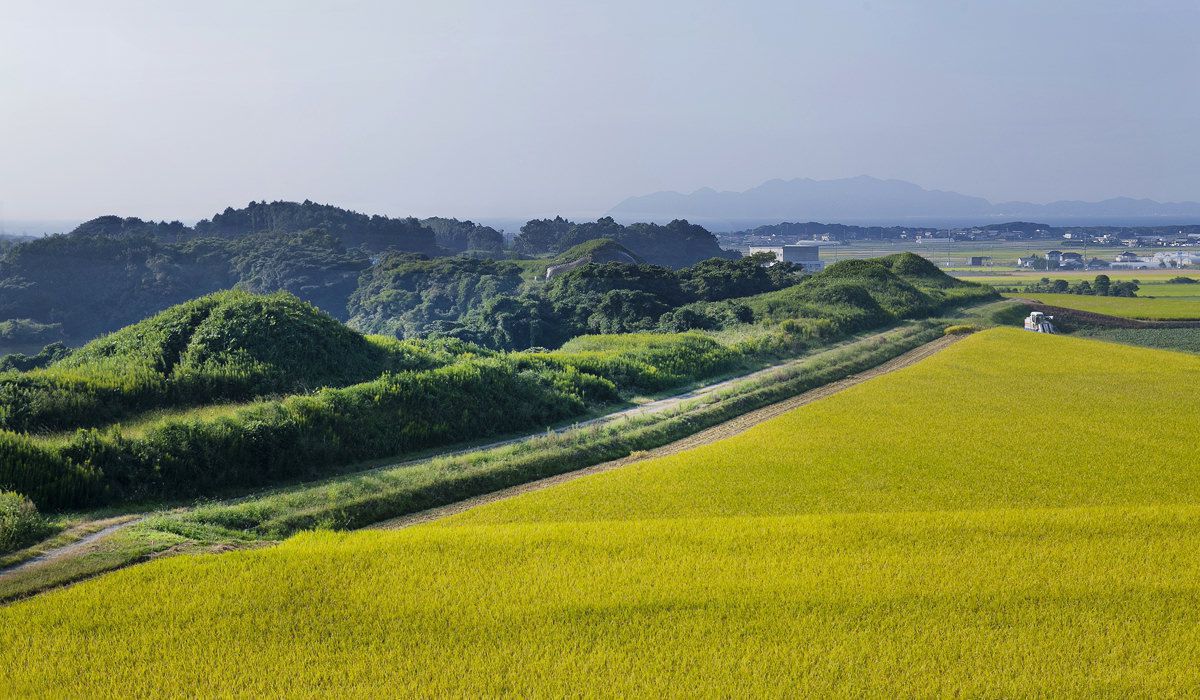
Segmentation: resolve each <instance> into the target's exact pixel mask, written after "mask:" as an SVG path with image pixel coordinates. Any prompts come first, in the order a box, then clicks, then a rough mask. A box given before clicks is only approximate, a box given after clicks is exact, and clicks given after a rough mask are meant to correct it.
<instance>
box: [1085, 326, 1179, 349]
mask: <svg viewBox="0 0 1200 700" xmlns="http://www.w3.org/2000/svg"><path fill="white" fill-rule="evenodd" d="M1072 335H1076V336H1080V337H1084V338H1094V339H1096V340H1107V341H1109V342H1113V343H1124V344H1126V345H1141V346H1143V347H1147V348H1159V349H1161V350H1179V351H1182V352H1195V353H1200V328H1094V329H1093V328H1089V329H1086V330H1082V331H1079V332H1077V333H1073V334H1072Z"/></svg>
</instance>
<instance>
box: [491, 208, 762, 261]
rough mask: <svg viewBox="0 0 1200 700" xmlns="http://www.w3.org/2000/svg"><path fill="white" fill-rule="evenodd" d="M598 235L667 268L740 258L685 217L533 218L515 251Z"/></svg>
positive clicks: (563, 245)
mask: <svg viewBox="0 0 1200 700" xmlns="http://www.w3.org/2000/svg"><path fill="white" fill-rule="evenodd" d="M597 238H608V239H611V240H613V241H616V242H617V243H620V244H621V245H622V246H624V247H626V248H628V249H629V250H630V251H632V252H633V253H635V254H636V255H638V256H640V257H641V258H643V259H644V260H645V261H646V262H649V263H651V264H654V265H663V266H665V267H675V268H678V267H687V266H688V265H692V264H694V263H697V262H700V261H701V260H707V259H709V258H736V257H739V256H738V253H736V252H732V251H727V250H722V249H721V246H720V245H718V244H717V237H716V236H714V235H713V234H712V233H710V232H709V231H708V230H707V229H705V228H704V227H703V226H697V225H695V224H689V223H688V222H686V221H683V220H675V221H672V222H671V223H669V224H667V225H665V226H662V225H659V224H631V225H629V226H623V225H621V224H619V223H617V222H616V221H614V220H613V218H612V217H610V216H606V217H604V218H602V219H598V220H597V221H595V222H594V223H575V222H573V221H568V220H567V219H564V218H562V217H555V218H553V219H538V220H534V221H530V222H529V223H527V224H525V225H524V226H522V227H521V233H520V235H518V236H517V237H516V238H515V239H514V240H513V250H514V251H515V252H518V253H521V254H524V255H544V254H548V253H549V254H558V253H562V252H564V251H566V250H569V249H570V248H571V247H572V246H576V245H579V244H580V243H584V242H587V241H590V240H594V239H597Z"/></svg>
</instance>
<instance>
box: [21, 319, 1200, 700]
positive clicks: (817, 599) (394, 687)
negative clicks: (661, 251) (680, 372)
mask: <svg viewBox="0 0 1200 700" xmlns="http://www.w3.org/2000/svg"><path fill="white" fill-rule="evenodd" d="M1198 373H1200V357H1196V356H1192V355H1187V354H1183V353H1172V352H1161V351H1155V350H1147V349H1141V348H1133V347H1127V346H1120V345H1113V344H1108V343H1099V342H1095V341H1089V340H1082V339H1076V338H1068V337H1058V336H1045V335H1040V334H1032V333H1024V332H1021V331H1014V330H1005V329H999V330H992V331H986V332H983V333H979V334H976V335H973V336H970V337H968V338H966V339H964V340H962V341H960V342H958V343H957V344H955V345H953V346H951V347H950V348H948V349H946V350H944V351H942V352H941V353H939V354H938V355H935V356H933V357H932V358H930V359H928V360H925V361H924V362H922V363H920V364H918V365H916V366H914V367H911V368H908V369H906V370H902V371H899V372H896V373H893V374H889V375H886V376H883V377H880V378H877V379H874V380H871V381H869V382H866V383H864V384H861V385H859V386H857V387H854V388H852V389H849V390H847V391H844V392H842V393H839V394H837V395H835V396H833V397H830V398H827V399H824V400H822V401H819V402H816V403H814V404H810V405H809V406H806V407H804V408H801V409H799V410H796V411H794V412H792V413H789V414H786V415H784V416H781V417H780V418H777V419H775V420H772V421H770V422H767V423H764V424H762V425H760V426H759V427H757V428H755V429H753V430H751V431H748V432H747V433H744V434H742V435H740V436H738V437H735V438H732V439H729V440H725V441H722V442H718V443H714V444H712V445H709V446H706V447H703V448H699V449H696V450H693V451H691V452H686V453H682V454H679V455H675V456H671V457H666V458H662V459H656V460H650V461H646V462H642V463H639V464H635V465H632V466H629V467H626V468H624V469H620V470H616V471H611V472H607V473H604V474H600V475H596V476H591V477H587V478H583V479H579V480H576V481H573V482H570V483H568V484H564V485H561V486H558V487H555V488H553V489H547V490H544V491H540V492H536V493H532V494H527V495H525V496H521V497H518V498H514V499H511V500H508V501H503V502H499V503H495V504H492V505H490V506H485V507H481V508H478V509H476V510H473V511H468V512H466V513H463V514H460V515H458V516H455V517H452V518H449V519H446V520H444V521H440V522H437V523H434V524H430V525H425V526H419V527H413V528H411V529H408V530H401V531H397V532H370V533H365V532H364V533H350V534H336V533H329V532H323V533H310V534H305V535H301V536H299V537H296V538H293V539H292V540H289V541H288V542H286V543H285V544H283V545H281V546H279V547H275V548H272V549H268V550H261V551H255V552H238V553H232V554H225V555H220V556H194V557H180V558H175V559H170V560H163V561H159V562H154V563H151V564H147V565H144V566H138V567H134V568H131V569H127V570H124V571H121V572H117V573H115V574H111V575H108V576H105V577H103V578H100V579H96V580H93V581H90V582H86V583H84V584H81V585H78V586H75V587H72V588H70V589H66V590H63V591H59V592H54V593H50V594H46V595H43V596H39V597H38V598H35V599H33V600H30V601H27V602H24V603H19V604H15V605H11V606H8V607H6V608H0V689H3V692H4V693H5V694H11V695H39V696H62V695H68V696H97V695H105V696H113V695H119V696H129V695H159V696H161V695H178V696H213V695H227V696H247V697H258V696H264V695H267V696H277V695H302V696H304V695H307V696H318V695H320V696H329V695H333V696H339V697H340V696H351V697H378V696H381V695H386V696H425V697H427V696H471V697H478V696H505V695H508V696H563V695H604V696H614V697H619V696H648V695H654V696H711V697H729V696H747V695H751V696H762V695H769V696H781V695H828V694H838V695H893V696H894V695H922V696H927V695H950V694H954V695H985V696H1003V697H1026V696H1038V695H1073V696H1095V695H1111V696H1128V695H1154V696H1162V695H1194V694H1196V693H1198V692H1200V670H1198V669H1197V665H1196V664H1195V658H1196V657H1197V655H1198V654H1200V605H1197V603H1200V555H1197V554H1196V552H1197V551H1200V469H1198V467H1200V464H1197V459H1196V438H1195V425H1197V423H1198V421H1200V402H1198V401H1197V400H1196V399H1195V391H1194V387H1193V386H1191V385H1190V383H1189V382H1187V381H1183V378H1186V377H1194V376H1197V375H1198Z"/></svg>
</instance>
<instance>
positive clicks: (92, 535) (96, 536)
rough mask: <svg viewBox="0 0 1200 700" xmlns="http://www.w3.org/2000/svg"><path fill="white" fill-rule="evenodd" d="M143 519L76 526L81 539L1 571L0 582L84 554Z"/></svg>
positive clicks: (116, 519) (127, 519)
mask: <svg viewBox="0 0 1200 700" xmlns="http://www.w3.org/2000/svg"><path fill="white" fill-rule="evenodd" d="M142 517H143V516H138V515H129V516H122V517H119V518H109V519H106V520H100V521H92V522H88V523H84V524H83V525H79V526H76V528H72V529H74V530H78V531H79V532H80V533H83V534H81V536H80V537H79V539H75V540H72V541H70V542H68V543H66V544H64V545H62V546H61V547H56V548H54V549H50V550H47V551H45V552H42V553H40V554H38V555H37V556H34V557H31V558H29V559H26V560H25V561H22V562H18V563H16V564H13V565H12V566H10V567H7V568H4V569H0V580H3V579H4V578H5V577H6V576H12V575H15V574H17V573H19V572H22V571H25V570H26V569H32V568H36V567H39V566H45V565H47V564H50V563H52V562H54V561H57V560H59V559H63V558H65V557H70V556H75V555H78V554H83V553H85V552H86V551H88V550H89V549H90V548H91V547H93V546H94V545H96V544H97V543H98V542H100V540H103V539H104V538H106V537H108V536H109V535H112V534H113V533H114V532H117V531H118V530H123V529H125V528H127V527H129V526H130V525H133V524H135V523H138V522H141V520H142ZM96 527H99V528H100V529H98V530H96V529H95V528H96ZM65 534H68V535H69V534H71V531H67V533H65Z"/></svg>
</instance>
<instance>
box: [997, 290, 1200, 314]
mask: <svg viewBox="0 0 1200 700" xmlns="http://www.w3.org/2000/svg"><path fill="white" fill-rule="evenodd" d="M1138 293H1139V295H1140V294H1141V291H1140V290H1139V292H1138ZM1005 296H1008V297H1021V298H1028V299H1034V300H1036V301H1039V302H1041V303H1043V304H1046V305H1049V306H1059V307H1062V308H1064V309H1078V310H1080V311H1090V312H1092V313H1097V314H1104V315H1106V316H1119V317H1121V318H1137V319H1146V320H1151V321H1178V320H1191V319H1200V297H1178V296H1176V297H1143V296H1136V297H1101V296H1088V295H1086V294H1042V293H1041V292H1021V293H1017V294H1006V295H1005Z"/></svg>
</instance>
